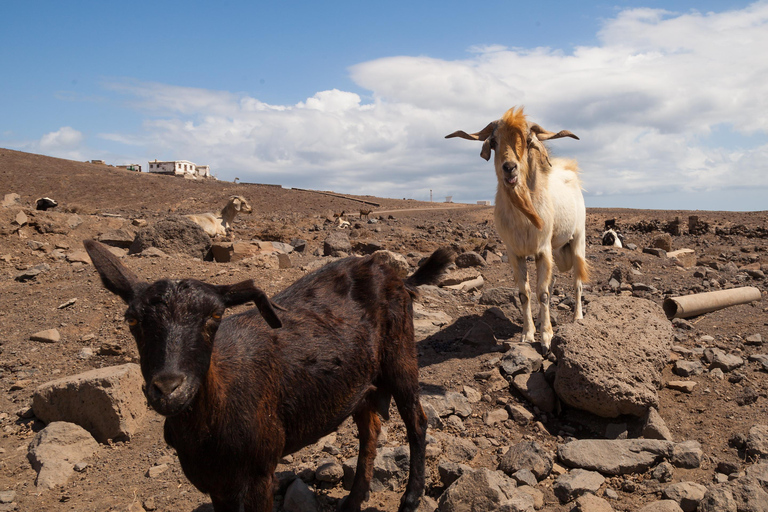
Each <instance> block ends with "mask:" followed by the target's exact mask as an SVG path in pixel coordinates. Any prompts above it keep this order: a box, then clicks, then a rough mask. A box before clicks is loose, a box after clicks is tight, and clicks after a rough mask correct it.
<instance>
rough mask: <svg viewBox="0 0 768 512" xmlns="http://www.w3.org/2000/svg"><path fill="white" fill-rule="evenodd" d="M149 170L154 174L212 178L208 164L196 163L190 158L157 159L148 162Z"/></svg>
mask: <svg viewBox="0 0 768 512" xmlns="http://www.w3.org/2000/svg"><path fill="white" fill-rule="evenodd" d="M148 163H149V166H148V169H147V171H148V172H150V173H154V174H168V175H172V176H184V177H190V178H210V177H211V168H210V167H209V166H207V165H195V163H193V162H190V161H189V160H174V161H171V162H160V161H158V160H155V161H153V162H148Z"/></svg>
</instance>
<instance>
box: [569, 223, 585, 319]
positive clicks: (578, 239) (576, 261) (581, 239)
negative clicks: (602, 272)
mask: <svg viewBox="0 0 768 512" xmlns="http://www.w3.org/2000/svg"><path fill="white" fill-rule="evenodd" d="M570 247H571V251H573V289H574V294H575V297H574V300H575V302H576V305H575V308H574V315H573V319H574V320H579V319H581V318H584V314H583V313H582V310H581V295H582V285H581V283H582V282H583V281H587V280H588V279H589V264H588V263H587V248H586V240H585V236H584V233H577V234H576V235H575V236H574V240H573V241H572V242H571V244H570Z"/></svg>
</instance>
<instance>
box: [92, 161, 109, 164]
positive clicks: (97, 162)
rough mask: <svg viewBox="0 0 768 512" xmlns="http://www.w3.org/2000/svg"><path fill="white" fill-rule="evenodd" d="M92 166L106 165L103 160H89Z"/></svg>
mask: <svg viewBox="0 0 768 512" xmlns="http://www.w3.org/2000/svg"><path fill="white" fill-rule="evenodd" d="M91 163H92V164H100V165H107V162H105V161H104V160H91Z"/></svg>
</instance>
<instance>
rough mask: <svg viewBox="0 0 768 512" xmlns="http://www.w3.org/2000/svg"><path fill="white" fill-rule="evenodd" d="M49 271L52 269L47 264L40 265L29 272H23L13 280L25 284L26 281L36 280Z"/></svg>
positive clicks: (29, 269) (28, 270)
mask: <svg viewBox="0 0 768 512" xmlns="http://www.w3.org/2000/svg"><path fill="white" fill-rule="evenodd" d="M49 270H51V267H50V266H48V264H47V263H40V264H39V265H35V266H34V267H32V268H28V269H27V270H22V271H21V272H19V273H18V274H16V275H15V276H13V279H14V280H16V281H19V282H22V283H24V282H26V281H29V280H31V279H34V278H36V277H37V276H38V275H40V274H42V273H44V272H48V271H49Z"/></svg>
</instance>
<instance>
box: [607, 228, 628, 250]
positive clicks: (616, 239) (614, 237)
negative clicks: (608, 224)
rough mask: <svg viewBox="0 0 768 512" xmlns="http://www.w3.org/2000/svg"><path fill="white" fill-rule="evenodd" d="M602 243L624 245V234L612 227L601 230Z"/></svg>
mask: <svg viewBox="0 0 768 512" xmlns="http://www.w3.org/2000/svg"><path fill="white" fill-rule="evenodd" d="M602 244H603V245H609V246H611V245H612V246H613V247H624V236H623V235H621V234H619V233H617V232H616V231H615V230H613V229H609V230H607V231H605V232H603V239H602Z"/></svg>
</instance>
